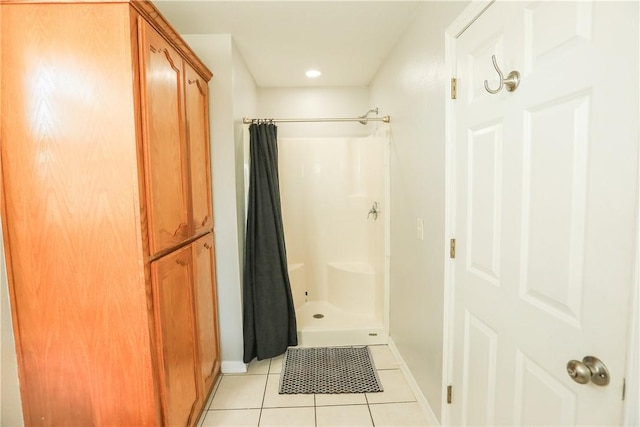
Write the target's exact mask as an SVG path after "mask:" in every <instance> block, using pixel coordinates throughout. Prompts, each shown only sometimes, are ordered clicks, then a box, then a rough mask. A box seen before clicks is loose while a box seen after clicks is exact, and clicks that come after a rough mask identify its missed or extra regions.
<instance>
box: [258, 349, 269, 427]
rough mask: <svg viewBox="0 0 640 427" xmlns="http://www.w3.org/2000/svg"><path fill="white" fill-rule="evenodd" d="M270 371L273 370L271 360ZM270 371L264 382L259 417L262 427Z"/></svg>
mask: <svg viewBox="0 0 640 427" xmlns="http://www.w3.org/2000/svg"><path fill="white" fill-rule="evenodd" d="M269 369H271V360H269ZM269 369H268V370H267V375H266V378H265V382H264V390H263V391H262V403H261V404H260V415H258V425H257V426H256V427H259V426H260V421H262V410H263V409H264V399H265V397H266V395H267V385H268V384H269Z"/></svg>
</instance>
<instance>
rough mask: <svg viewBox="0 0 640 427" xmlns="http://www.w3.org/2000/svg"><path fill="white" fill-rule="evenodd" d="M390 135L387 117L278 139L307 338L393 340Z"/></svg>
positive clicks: (297, 299)
mask: <svg viewBox="0 0 640 427" xmlns="http://www.w3.org/2000/svg"><path fill="white" fill-rule="evenodd" d="M361 117H363V116H361ZM364 123H366V121H364V122H363V124H364ZM354 126H359V125H357V124H354ZM388 141H389V135H388V125H386V124H379V125H378V128H377V130H376V131H375V132H374V133H373V134H372V135H370V136H367V137H361V138H353V137H350V138H280V139H278V163H279V173H280V196H281V203H282V215H283V222H284V232H285V242H286V247H287V259H288V264H289V277H290V281H291V288H292V293H293V298H294V303H295V309H296V318H297V323H298V340H299V345H301V346H332V345H362V344H385V343H387V339H388V319H387V313H388V251H389V249H388V248H389V243H388V241H389V236H388V227H389V215H388V198H389V178H388V177H389V174H388V146H389V144H388Z"/></svg>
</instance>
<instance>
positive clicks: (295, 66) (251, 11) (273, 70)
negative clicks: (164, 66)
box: [154, 0, 421, 87]
mask: <svg viewBox="0 0 640 427" xmlns="http://www.w3.org/2000/svg"><path fill="white" fill-rule="evenodd" d="M154 3H155V5H156V6H157V7H158V9H159V10H160V12H161V13H162V14H163V15H164V16H165V17H166V18H167V20H168V21H169V22H171V24H172V25H173V26H174V27H175V28H176V30H177V31H178V32H179V33H181V34H231V35H232V37H233V40H234V42H235V45H236V47H237V48H238V51H239V52H240V55H241V56H242V57H243V58H244V60H245V62H246V63H247V66H248V68H249V70H250V72H251V74H252V75H253V77H254V79H255V81H256V84H257V85H258V86H259V87H304V86H367V85H368V84H369V83H370V82H371V80H372V79H373V77H374V76H375V73H376V71H377V70H378V68H379V67H380V65H381V64H382V63H383V61H384V59H385V58H386V57H387V56H388V55H389V52H390V51H391V50H392V48H393V46H394V45H395V44H396V42H397V41H398V39H399V38H400V36H401V35H402V33H403V32H404V30H405V29H406V28H407V27H408V25H409V23H410V22H411V20H412V18H413V15H414V13H415V11H416V9H417V8H418V7H419V6H420V4H421V2H417V1H413V2H411V1H407V2H405V1H327V0H325V1H214V0H199V1H191V0H180V1H178V0H173V1H168V0H155V1H154ZM312 68H313V69H318V70H320V71H321V72H322V75H321V76H320V77H318V78H317V79H309V78H307V77H305V75H304V73H305V71H306V70H308V69H312Z"/></svg>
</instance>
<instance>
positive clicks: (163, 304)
mask: <svg viewBox="0 0 640 427" xmlns="http://www.w3.org/2000/svg"><path fill="white" fill-rule="evenodd" d="M151 274H152V277H153V281H152V283H153V294H154V307H155V313H154V314H155V316H156V318H157V319H158V320H159V322H157V323H156V325H157V328H158V331H157V337H158V357H159V359H160V366H161V367H162V369H161V372H162V376H161V382H162V389H163V390H164V391H165V393H164V396H163V402H162V405H163V408H164V409H165V413H166V417H167V424H168V425H170V426H179V425H189V424H192V423H193V422H191V423H190V420H192V418H193V417H194V416H195V414H194V413H193V411H194V410H195V407H196V403H197V401H198V395H199V390H198V386H199V383H198V382H199V381H200V380H199V378H198V375H199V371H198V369H197V349H196V332H195V327H194V326H195V319H194V310H193V306H194V297H193V286H192V284H193V257H192V249H191V247H190V246H187V247H183V248H182V249H178V250H176V251H173V252H171V253H170V254H169V255H166V256H164V257H163V258H160V259H159V260H156V261H153V262H152V263H151ZM209 283H211V277H209ZM192 325H193V326H192Z"/></svg>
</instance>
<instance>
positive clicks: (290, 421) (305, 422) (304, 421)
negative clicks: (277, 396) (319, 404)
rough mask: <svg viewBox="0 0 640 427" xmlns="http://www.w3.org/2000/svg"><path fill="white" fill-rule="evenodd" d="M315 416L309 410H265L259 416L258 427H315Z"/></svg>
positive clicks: (313, 412)
mask: <svg viewBox="0 0 640 427" xmlns="http://www.w3.org/2000/svg"><path fill="white" fill-rule="evenodd" d="M315 425H316V414H315V409H314V408H313V407H310V408H265V409H263V410H262V415H260V426H261V427H263V426H265V427H266V426H274V427H275V426H277V427H285V426H296V427H315Z"/></svg>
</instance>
